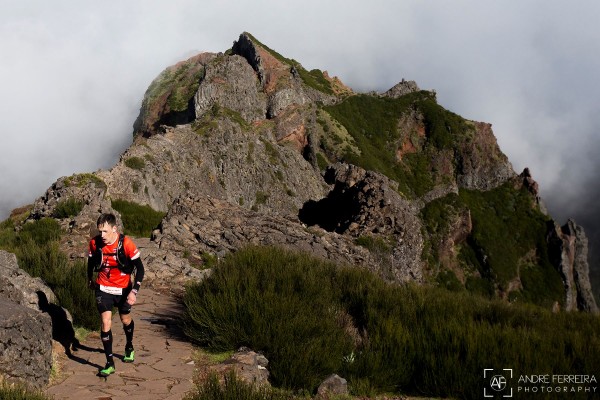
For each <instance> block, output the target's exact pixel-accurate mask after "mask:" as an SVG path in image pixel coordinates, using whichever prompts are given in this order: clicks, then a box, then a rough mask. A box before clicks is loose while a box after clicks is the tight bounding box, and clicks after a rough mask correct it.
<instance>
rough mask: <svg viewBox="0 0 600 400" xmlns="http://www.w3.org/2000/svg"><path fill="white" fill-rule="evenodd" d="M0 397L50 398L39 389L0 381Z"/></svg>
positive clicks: (18, 399) (11, 399)
mask: <svg viewBox="0 0 600 400" xmlns="http://www.w3.org/2000/svg"><path fill="white" fill-rule="evenodd" d="M0 399H2V400H50V397H48V396H46V395H44V393H43V392H42V391H41V390H39V389H32V388H28V387H26V386H25V385H24V384H19V383H12V384H11V383H8V382H6V381H1V382H0Z"/></svg>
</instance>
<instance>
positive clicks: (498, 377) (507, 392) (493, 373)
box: [483, 368, 513, 398]
mask: <svg viewBox="0 0 600 400" xmlns="http://www.w3.org/2000/svg"><path fill="white" fill-rule="evenodd" d="M512 376H513V372H512V368H504V369H502V370H495V369H493V368H486V369H484V370H483V379H484V380H485V383H486V386H485V387H484V388H483V397H496V396H501V397H503V398H508V397H512V395H513V390H512V388H508V387H507V386H508V380H507V378H510V379H512Z"/></svg>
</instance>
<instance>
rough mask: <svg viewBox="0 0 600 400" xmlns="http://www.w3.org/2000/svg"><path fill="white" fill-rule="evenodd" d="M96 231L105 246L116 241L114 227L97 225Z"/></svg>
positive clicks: (115, 228) (115, 229)
mask: <svg viewBox="0 0 600 400" xmlns="http://www.w3.org/2000/svg"><path fill="white" fill-rule="evenodd" d="M98 230H99V231H100V235H101V236H102V241H104V243H105V244H110V243H114V241H115V240H116V239H117V227H116V226H110V225H109V224H107V223H105V224H102V225H98Z"/></svg>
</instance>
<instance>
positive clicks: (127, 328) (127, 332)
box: [123, 320, 135, 349]
mask: <svg viewBox="0 0 600 400" xmlns="http://www.w3.org/2000/svg"><path fill="white" fill-rule="evenodd" d="M134 326H135V325H134V324H133V320H131V323H130V324H129V325H123V330H124V331H125V338H126V339H127V344H126V345H125V347H127V348H128V349H132V348H133V328H134Z"/></svg>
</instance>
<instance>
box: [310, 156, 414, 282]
mask: <svg viewBox="0 0 600 400" xmlns="http://www.w3.org/2000/svg"><path fill="white" fill-rule="evenodd" d="M325 181H326V182H327V183H329V184H332V185H333V189H332V190H331V192H330V193H329V194H328V195H327V197H326V198H324V199H322V200H319V201H317V202H315V201H310V202H308V203H306V204H305V205H304V207H303V208H302V209H301V210H300V219H301V220H302V221H303V222H305V223H307V224H308V225H319V226H321V227H322V228H323V229H325V230H327V231H331V232H337V233H339V234H346V235H349V236H351V237H354V238H360V237H377V238H379V240H380V241H382V242H386V241H387V242H388V244H389V247H390V252H389V253H390V254H389V255H388V257H389V260H387V258H388V257H386V260H385V261H389V265H387V268H384V266H383V265H382V264H384V260H383V259H382V260H380V262H379V263H378V264H380V270H384V269H387V273H388V274H391V275H392V276H387V277H388V278H390V279H391V280H395V281H409V280H415V281H421V279H422V275H423V272H422V264H421V260H420V255H421V252H422V251H423V237H422V235H421V222H420V220H419V218H418V212H419V209H418V208H417V207H416V206H415V204H414V203H411V202H409V201H407V200H406V199H404V198H402V197H401V196H400V195H399V194H398V192H397V187H398V185H397V183H395V182H393V181H391V180H390V179H388V178H386V177H385V176H383V175H381V174H379V173H376V172H372V171H366V170H364V169H362V168H359V167H356V166H353V165H348V164H341V163H338V164H335V165H332V166H330V167H329V168H327V170H326V172H325ZM385 264H387V262H386V263H385Z"/></svg>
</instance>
